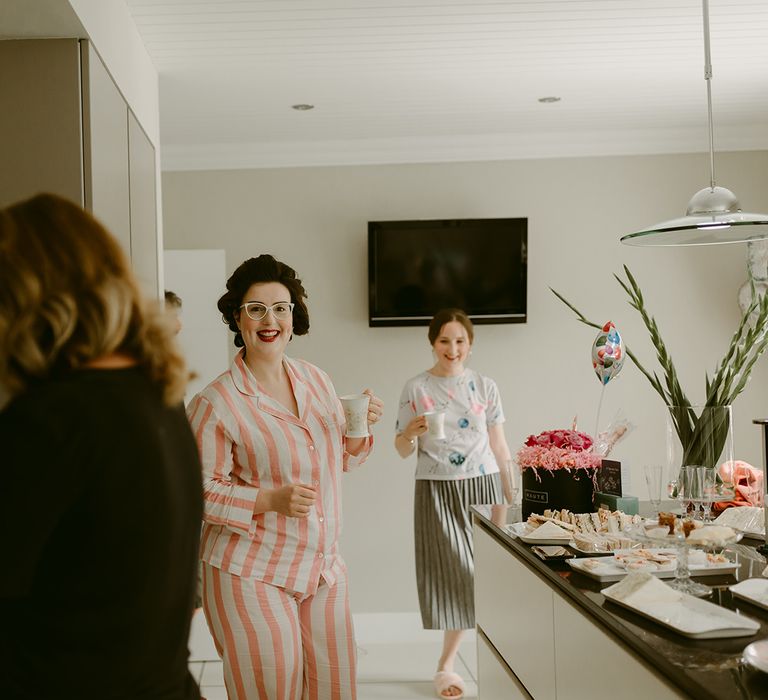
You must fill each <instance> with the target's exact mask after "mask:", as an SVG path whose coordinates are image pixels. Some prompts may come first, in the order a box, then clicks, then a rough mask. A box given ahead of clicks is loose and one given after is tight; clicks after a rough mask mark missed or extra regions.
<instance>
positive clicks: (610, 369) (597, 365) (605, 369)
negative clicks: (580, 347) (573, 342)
mask: <svg viewBox="0 0 768 700" xmlns="http://www.w3.org/2000/svg"><path fill="white" fill-rule="evenodd" d="M623 366H624V341H623V340H622V339H621V335H620V334H619V332H618V331H617V330H616V326H614V325H613V323H612V322H611V321H608V323H606V324H605V325H604V326H603V329H602V330H601V331H600V333H598V335H597V338H595V342H594V343H592V367H593V368H594V370H595V374H596V375H597V378H598V379H599V380H600V383H601V384H603V385H605V384H607V383H608V382H610V381H611V379H613V378H614V377H615V376H616V375H617V374H618V373H619V372H620V371H621V368H622V367H623Z"/></svg>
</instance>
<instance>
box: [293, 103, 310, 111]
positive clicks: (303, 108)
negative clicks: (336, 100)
mask: <svg viewBox="0 0 768 700" xmlns="http://www.w3.org/2000/svg"><path fill="white" fill-rule="evenodd" d="M314 108H315V105H306V104H301V105H291V109H295V110H296V111H297V112H308V111H309V110H310V109H314Z"/></svg>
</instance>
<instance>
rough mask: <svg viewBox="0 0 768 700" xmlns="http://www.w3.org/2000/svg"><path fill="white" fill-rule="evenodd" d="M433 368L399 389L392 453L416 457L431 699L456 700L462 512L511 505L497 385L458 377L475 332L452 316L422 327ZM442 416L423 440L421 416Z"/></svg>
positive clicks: (468, 565) (466, 572)
mask: <svg viewBox="0 0 768 700" xmlns="http://www.w3.org/2000/svg"><path fill="white" fill-rule="evenodd" d="M428 337H429V342H430V344H431V345H432V349H433V352H434V355H435V364H434V366H433V367H432V368H430V369H428V370H426V371H425V372H422V373H421V374H418V375H417V376H415V377H413V378H412V379H410V380H408V382H406V384H405V387H404V388H403V392H402V394H401V397H400V405H399V411H398V417H397V428H396V430H397V435H396V437H395V448H396V449H397V451H398V453H399V454H400V456H401V457H403V458H404V459H405V458H406V457H408V456H409V455H411V454H412V453H413V452H414V450H416V452H417V462H416V493H415V499H414V534H415V540H416V579H417V583H418V590H419V605H420V607H421V616H422V622H423V624H424V628H425V629H441V630H444V631H445V636H444V643H443V652H442V655H441V657H440V660H439V662H438V667H437V673H436V675H435V679H434V682H435V690H436V692H437V694H438V695H439V696H440V697H446V698H460V697H462V696H463V693H464V683H463V681H462V679H461V677H460V676H459V675H458V674H456V673H454V671H453V665H454V661H455V658H456V653H457V651H458V648H459V644H460V642H461V637H462V634H463V632H464V630H466V629H470V628H474V626H475V609H474V597H473V576H472V572H473V570H474V564H473V548H472V539H471V532H472V518H471V513H470V510H469V508H470V506H472V505H475V504H489V503H501V502H502V493H503V495H504V496H505V497H506V499H507V501H509V502H511V501H512V498H513V492H512V471H511V465H512V457H511V454H510V451H509V447H508V446H507V441H506V438H505V437H504V428H503V424H504V412H503V410H502V407H501V398H500V397H499V391H498V388H497V387H496V383H495V382H494V381H493V380H492V379H489V378H488V377H485V376H483V375H481V374H479V373H478V372H476V371H475V370H473V369H470V368H468V367H465V362H466V360H467V358H468V356H469V354H470V352H471V347H472V341H473V339H474V330H473V327H472V322H471V321H470V320H469V318H468V317H467V315H466V314H465V313H464V312H463V311H460V310H459V309H443V310H442V311H439V312H438V313H437V314H435V316H434V318H433V319H432V321H431V322H430V325H429V333H428ZM430 411H437V412H444V414H445V416H444V422H443V432H444V437H434V436H433V435H431V434H430V433H429V432H428V429H427V419H426V417H425V416H424V414H425V413H427V412H430Z"/></svg>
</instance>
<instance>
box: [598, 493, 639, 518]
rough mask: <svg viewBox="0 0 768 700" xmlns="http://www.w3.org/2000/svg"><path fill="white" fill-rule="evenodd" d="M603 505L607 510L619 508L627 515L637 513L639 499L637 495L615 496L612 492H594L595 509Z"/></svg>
mask: <svg viewBox="0 0 768 700" xmlns="http://www.w3.org/2000/svg"><path fill="white" fill-rule="evenodd" d="M600 506H603V507H605V508H608V509H609V510H620V511H621V512H622V513H626V514H627V515H637V514H638V512H639V510H640V501H639V499H638V498H637V496H615V495H614V494H612V493H601V492H600V491H596V492H595V509H596V510H597V509H598V508H600Z"/></svg>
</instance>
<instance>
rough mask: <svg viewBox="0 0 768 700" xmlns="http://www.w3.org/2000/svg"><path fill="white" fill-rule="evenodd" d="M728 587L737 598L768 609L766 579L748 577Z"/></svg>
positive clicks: (767, 582) (767, 585) (767, 580)
mask: <svg viewBox="0 0 768 700" xmlns="http://www.w3.org/2000/svg"><path fill="white" fill-rule="evenodd" d="M728 588H729V590H730V591H731V593H733V595H735V596H736V597H737V598H741V599H743V600H746V601H747V602H749V603H752V605H757V606H758V607H760V608H765V609H766V610H768V579H766V578H748V579H746V580H744V581H739V583H736V584H734V585H733V586H728Z"/></svg>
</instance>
